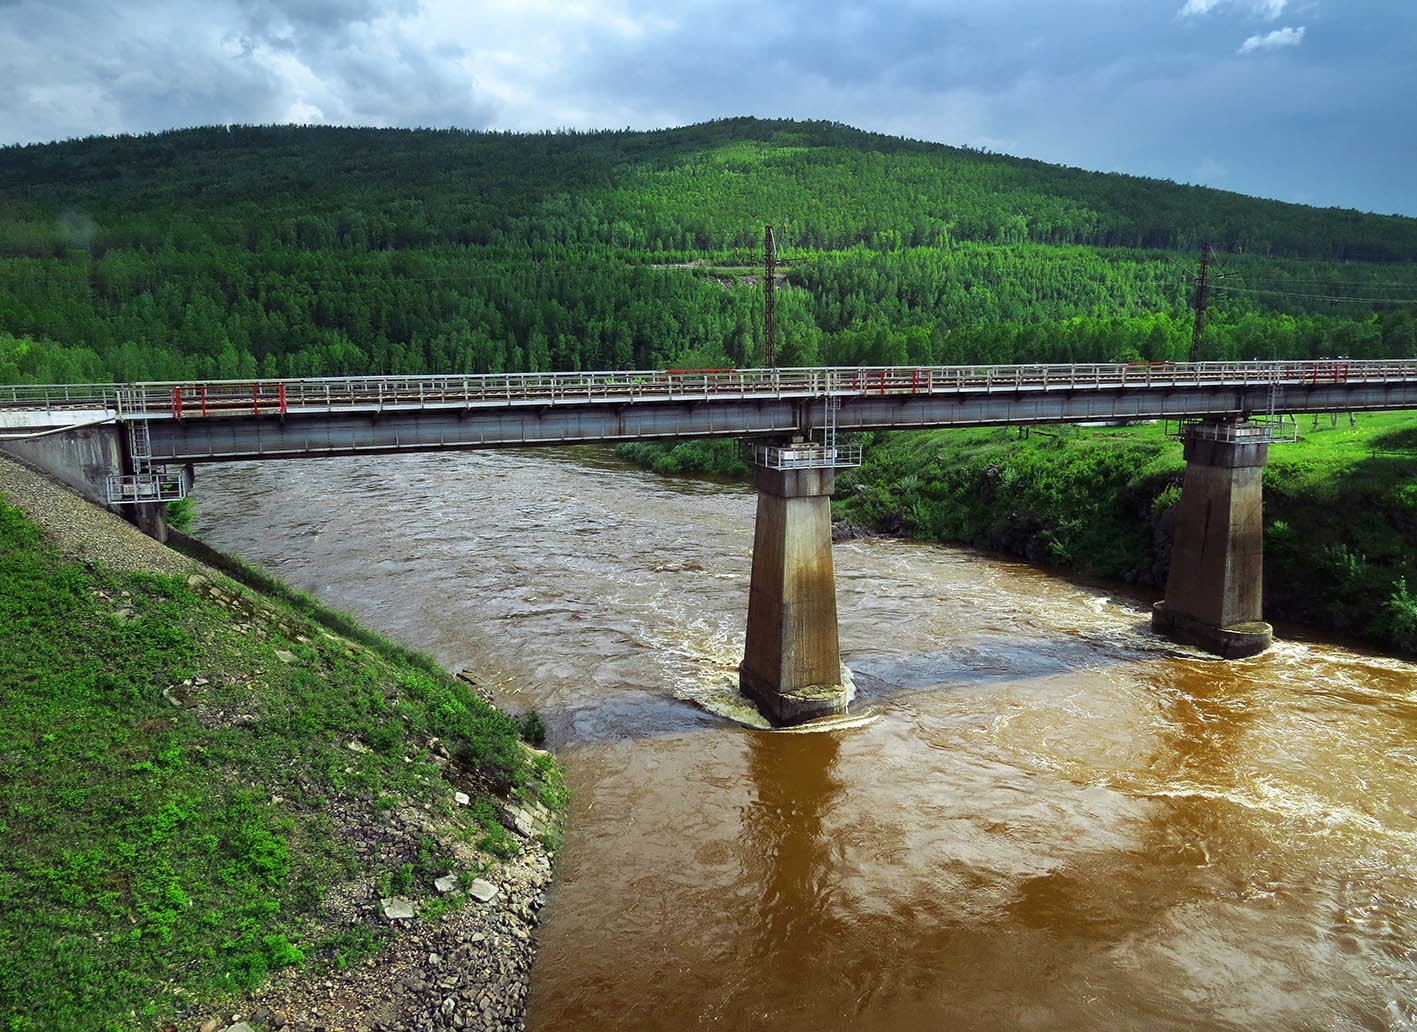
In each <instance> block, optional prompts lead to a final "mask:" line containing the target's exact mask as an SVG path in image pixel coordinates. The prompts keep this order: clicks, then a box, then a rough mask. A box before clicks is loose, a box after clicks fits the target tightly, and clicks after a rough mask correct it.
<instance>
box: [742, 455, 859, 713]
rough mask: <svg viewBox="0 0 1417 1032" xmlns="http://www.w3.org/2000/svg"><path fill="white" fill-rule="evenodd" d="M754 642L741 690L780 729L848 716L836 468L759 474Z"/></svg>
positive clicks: (751, 621) (751, 611)
mask: <svg viewBox="0 0 1417 1032" xmlns="http://www.w3.org/2000/svg"><path fill="white" fill-rule="evenodd" d="M756 471H757V486H758V515H757V524H756V527H755V529H754V532H753V577H752V585H751V587H750V588H749V592H748V634H747V643H746V646H745V648H744V654H743V662H742V664H741V665H740V666H739V668H738V682H739V686H740V688H741V690H742V692H743V694H744V695H746V696H747V697H748V698H750V699H752V700H753V702H755V703H756V704H757V706H758V709H759V710H760V711H761V712H762V713H763V715H764V716H766V717H767V718H768V719H769V720H771V721H772V722H773V723H774V724H776V725H779V726H782V725H788V724H800V723H802V722H803V721H807V720H811V719H813V718H815V717H822V716H828V715H830V714H833V713H844V712H846V706H847V703H849V702H850V701H851V695H852V691H851V683H850V677H849V675H847V673H846V671H845V668H844V667H843V666H842V664H841V649H840V645H839V643H838V639H837V619H836V573H835V570H834V568H833V565H832V544H831V493H832V489H833V487H834V486H835V480H836V472H835V470H834V469H833V468H831V467H830V466H828V467H817V468H801V469H772V468H765V467H763V466H758V467H757V470H756Z"/></svg>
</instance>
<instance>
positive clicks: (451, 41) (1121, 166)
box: [0, 0, 1417, 214]
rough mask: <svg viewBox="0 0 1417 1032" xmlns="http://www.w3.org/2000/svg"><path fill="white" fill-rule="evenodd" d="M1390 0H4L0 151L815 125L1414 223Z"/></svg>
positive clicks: (1405, 48) (1398, 14) (1414, 32)
mask: <svg viewBox="0 0 1417 1032" xmlns="http://www.w3.org/2000/svg"><path fill="white" fill-rule="evenodd" d="M1414 40H1417V5H1414V4H1411V3H1392V2H1390V0H1069V2H1057V0H992V2H983V0H972V2H964V0H929V2H926V0H897V2H895V3H893V4H890V5H881V4H879V3H859V2H845V0H816V2H809V0H778V2H776V3H774V4H771V5H765V4H762V3H761V2H747V0H677V2H676V3H673V4H665V3H663V2H662V0H654V2H650V0H576V2H571V0H472V2H468V0H213V2H208V3H204V4H200V5H191V6H185V7H181V8H179V7H177V6H176V5H172V4H170V3H168V2H167V0H119V2H118V3H117V5H116V6H115V5H114V4H112V3H99V2H96V0H75V2H68V3H65V4H62V5H55V4H53V3H48V2H38V0H0V73H3V74H0V142H8V141H26V140H41V139H52V138H56V137H63V136H69V135H79V134H84V133H92V132H114V131H135V130H149V129H160V128H165V127H168V126H173V125H185V124H193V123H211V122H224V121H243V122H269V121H302V122H303V121H313V122H344V123H362V124H374V125H429V126H443V125H461V126H466V127H471V128H478V127H484V126H494V127H505V128H516V129H541V128H555V127H560V126H576V127H580V128H595V127H604V126H613V127H619V126H625V125H633V126H639V127H654V126H665V125H675V124H682V123H685V122H690V121H698V120H703V119H708V118H715V117H721V116H725V115H734V114H744V113H753V114H759V115H763V116H775V115H782V116H790V117H796V118H823V119H831V120H835V121H841V122H847V123H850V124H854V125H860V126H862V127H864V128H869V129H876V130H879V131H883V132H890V133H899V134H902V135H907V136H913V137H917V138H923V139H932V140H939V141H943V142H947V143H959V144H968V145H972V146H979V147H987V148H989V149H992V150H998V151H1006V152H1009V153H1015V154H1020V155H1024V156H1029V157H1038V158H1042V159H1044V160H1049V161H1058V162H1062V163H1065V164H1070V165H1078V166H1082V167H1086V168H1096V169H1102V170H1121V171H1129V172H1135V173H1139V174H1144V175H1151V176H1158V177H1162V178H1170V179H1175V180H1178V181H1200V182H1205V183H1208V184H1209V185H1214V186H1221V187H1225V188H1229V189H1235V190H1241V191H1244V192H1248V193H1257V194H1261V195H1265V196H1275V197H1280V198H1282V199H1289V200H1302V201H1307V202H1312V203H1319V204H1338V205H1344V206H1354V207H1364V208H1370V209H1377V210H1384V211H1403V212H1407V213H1413V214H1417V199H1414V194H1413V191H1412V189H1411V187H1410V186H1409V185H1408V179H1409V176H1408V173H1407V169H1409V168H1411V167H1412V165H1413V163H1414V161H1417V134H1413V133H1412V131H1411V126H1412V125H1414V124H1417V100H1414V93H1417V91H1414V90H1413V89H1412V83H1413V82H1414V81H1417V68H1415V67H1414V56H1413V55H1414V49H1417V48H1414V47H1413V45H1412V44H1413V41H1414Z"/></svg>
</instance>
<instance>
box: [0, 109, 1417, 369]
mask: <svg viewBox="0 0 1417 1032" xmlns="http://www.w3.org/2000/svg"><path fill="white" fill-rule="evenodd" d="M765 223H772V224H773V225H774V226H775V227H777V228H776V237H777V240H778V243H779V247H780V248H781V249H782V252H783V258H784V266H783V269H784V274H785V281H784V284H783V285H784V287H785V288H786V289H784V290H783V291H782V292H781V294H780V298H781V300H780V304H779V318H780V333H781V337H782V339H783V340H784V342H785V344H784V347H785V354H784V356H783V358H784V360H785V361H788V362H799V363H804V364H805V363H808V362H818V361H830V362H910V363H918V364H924V363H929V362H954V361H1010V360H1015V359H1019V360H1023V359H1027V360H1035V359H1037V360H1090V359H1128V360H1131V359H1136V358H1144V359H1148V360H1155V359H1174V358H1182V357H1185V355H1186V353H1187V352H1188V350H1189V346H1190V322H1189V320H1190V315H1189V310H1188V306H1189V300H1190V297H1191V295H1192V294H1193V293H1194V276H1195V271H1196V266H1197V253H1198V251H1199V249H1200V246H1201V243H1202V242H1203V241H1209V242H1211V244H1212V245H1213V246H1214V247H1215V248H1216V251H1217V266H1218V267H1217V269H1216V278H1215V280H1214V283H1215V285H1216V287H1217V288H1218V289H1217V291H1216V296H1215V301H1214V309H1213V312H1214V315H1213V316H1212V319H1211V330H1210V331H1209V333H1208V335H1207V338H1206V340H1205V342H1204V344H1203V353H1204V356H1205V357H1244V358H1249V357H1264V356H1267V355H1273V354H1295V355H1299V354H1338V353H1342V354H1350V355H1360V354H1375V355H1376V354H1393V355H1396V354H1402V355H1410V354H1417V333H1414V321H1413V310H1414V307H1417V220H1414V219H1409V218H1401V217H1396V216H1379V215H1367V214H1362V213H1358V212H1352V211H1341V210H1336V209H1317V208H1310V207H1305V206H1301V205H1292V204H1283V203H1280V202H1275V201H1265V200H1258V199H1254V198H1249V197H1244V196H1241V195H1238V194H1233V193H1227V192H1224V191H1218V190H1212V189H1207V188H1202V187H1191V186H1179V185H1177V184H1174V183H1170V182H1162V181H1156V180H1147V179H1139V178H1135V177H1129V176H1121V175H1104V174H1098V173H1091V172H1083V171H1080V170H1077V169H1069V168H1061V167H1058V166H1052V165H1046V164H1043V163H1040V162H1036V161H1029V160H1023V159H1018V158H1011V157H1006V156H1002V155H995V154H987V153H979V152H976V151H971V150H964V149H958V148H952V147H945V146H941V145H937V144H926V143H920V142H916V141H908V140H901V139H896V138H891V137H885V136H880V135H875V134H870V133H865V132H861V131H858V130H855V129H851V128H848V127H845V126H841V125H835V124H828V123H797V122H784V121H762V120H756V119H730V120H723V121H717V122H711V123H705V124H702V125H696V126H689V127H687V128H683V129H673V130H663V131H658V132H628V131H626V132H600V133H573V132H564V133H545V134H531V135H515V134H501V133H474V132H458V131H428V130H373V129H342V128H331V127H291V126H283V127H282V126H276V127H245V126H233V127H230V128H226V127H214V128H204V129H192V130H183V131H176V132H170V133H162V134H157V135H148V136H139V137H112V138H91V139H86V140H78V141H70V142H66V143H59V144H48V145H41V146H27V147H11V148H4V149H0V382H10V381H14V380H52V379H75V380H77V379H133V378H146V377H154V378H167V377H171V378H178V377H194V376H201V377H248V376H276V375H331V374H344V373H365V372H420V371H500V370H504V369H533V370H535V369H549V368H575V367H606V366H662V365H666V364H676V363H684V362H689V361H693V362H701V363H730V364H735V365H736V364H748V363H753V362H756V361H760V360H761V358H762V354H761V338H762V333H761V299H760V293H761V291H760V286H761V285H760V283H759V282H758V280H757V278H756V277H755V275H754V272H755V269H756V264H757V263H758V262H759V261H760V260H761V240H762V232H763V226H764V224H765Z"/></svg>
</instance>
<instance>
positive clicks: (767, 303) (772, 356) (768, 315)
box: [763, 226, 777, 369]
mask: <svg viewBox="0 0 1417 1032" xmlns="http://www.w3.org/2000/svg"><path fill="white" fill-rule="evenodd" d="M763 255H764V257H765V258H766V260H767V271H766V273H765V274H764V279H763V319H764V320H765V322H766V327H767V332H766V334H765V339H766V342H767V353H768V368H769V369H776V368H777V327H776V323H777V320H776V319H774V318H773V289H774V287H775V286H776V283H775V274H776V271H777V255H776V254H774V253H773V241H772V227H771V226H768V227H766V229H765V230H764V231H763Z"/></svg>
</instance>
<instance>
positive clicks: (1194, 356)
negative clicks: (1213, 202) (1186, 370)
mask: <svg viewBox="0 0 1417 1032" xmlns="http://www.w3.org/2000/svg"><path fill="white" fill-rule="evenodd" d="M1209 272H1210V243H1209V242H1208V241H1207V242H1206V243H1203V244H1201V278H1200V282H1199V283H1197V284H1196V329H1195V332H1194V333H1193V334H1192V335H1191V361H1192V362H1199V361H1200V353H1201V336H1202V335H1203V334H1204V333H1205V301H1206V297H1205V288H1206V278H1207V276H1208V274H1209Z"/></svg>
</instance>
